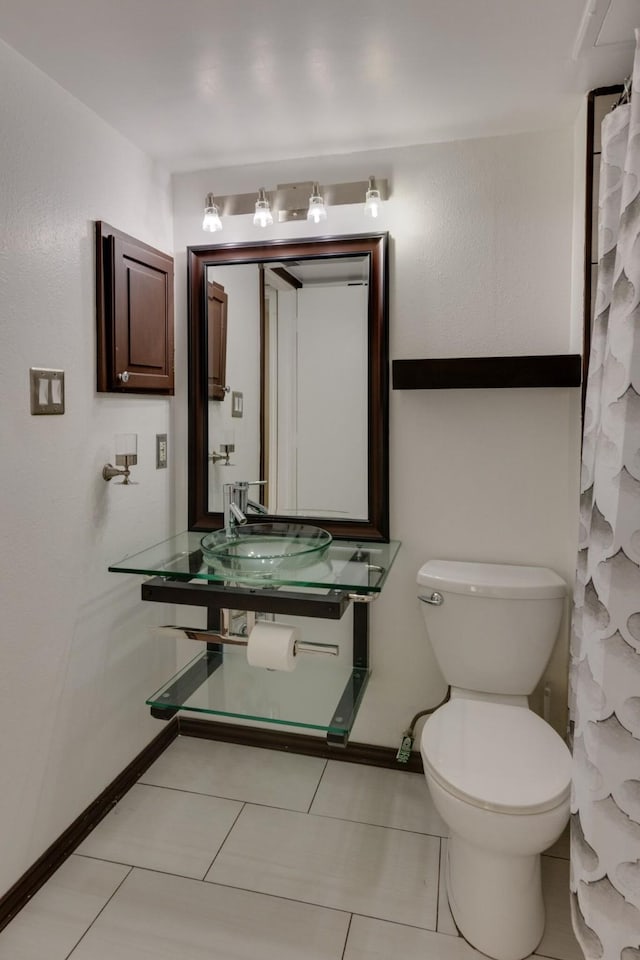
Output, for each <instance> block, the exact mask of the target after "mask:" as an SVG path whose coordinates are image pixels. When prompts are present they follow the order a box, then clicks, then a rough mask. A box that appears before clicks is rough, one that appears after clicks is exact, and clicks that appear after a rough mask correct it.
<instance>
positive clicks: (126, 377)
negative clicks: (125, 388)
mask: <svg viewBox="0 0 640 960" xmlns="http://www.w3.org/2000/svg"><path fill="white" fill-rule="evenodd" d="M117 379H118V380H119V381H120V383H128V382H129V371H128V370H125V371H124V372H123V373H119V374H118V376H117Z"/></svg>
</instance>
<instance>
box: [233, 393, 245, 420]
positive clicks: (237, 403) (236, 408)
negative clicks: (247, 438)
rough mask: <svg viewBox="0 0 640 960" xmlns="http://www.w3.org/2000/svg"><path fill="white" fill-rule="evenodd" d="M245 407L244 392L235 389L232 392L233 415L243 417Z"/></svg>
mask: <svg viewBox="0 0 640 960" xmlns="http://www.w3.org/2000/svg"><path fill="white" fill-rule="evenodd" d="M243 409H244V398H243V394H242V393H241V392H240V391H239V390H234V391H233V393H232V394H231V416H232V417H241V416H242V414H243Z"/></svg>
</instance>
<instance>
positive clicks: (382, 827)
mask: <svg viewBox="0 0 640 960" xmlns="http://www.w3.org/2000/svg"><path fill="white" fill-rule="evenodd" d="M246 806H247V807H261V808H262V809H265V810H282V811H283V812H284V813H297V814H298V815H299V816H301V817H313V818H314V819H316V820H333V821H338V822H339V823H353V824H355V825H357V826H360V827H372V828H373V829H374V830H393V831H395V832H397V833H410V834H411V835H412V836H414V837H426V838H428V839H429V840H442V839H443V837H441V836H440V835H439V834H433V833H421V832H420V831H419V830H408V829H406V828H404V827H390V826H387V825H386V824H380V823H368V822H367V821H366V820H345V819H344V818H343V817H332V816H330V815H329V814H326V813H305V812H304V811H302V810H290V809H287V808H286V807H269V806H268V805H267V804H264V803H253V802H252V801H251V800H247V801H246ZM444 839H446V837H445V838H444Z"/></svg>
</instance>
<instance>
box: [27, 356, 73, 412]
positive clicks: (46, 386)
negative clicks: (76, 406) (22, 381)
mask: <svg viewBox="0 0 640 960" xmlns="http://www.w3.org/2000/svg"><path fill="white" fill-rule="evenodd" d="M29 384H30V394H31V413H32V415H33V416H40V415H41V414H54V413H64V370H50V369H49V368H47V367H30V368H29Z"/></svg>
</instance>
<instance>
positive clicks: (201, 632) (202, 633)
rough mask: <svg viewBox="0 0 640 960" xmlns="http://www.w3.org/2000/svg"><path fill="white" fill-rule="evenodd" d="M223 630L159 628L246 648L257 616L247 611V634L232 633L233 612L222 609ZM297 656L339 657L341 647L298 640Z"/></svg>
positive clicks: (182, 636)
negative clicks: (306, 654) (313, 654)
mask: <svg viewBox="0 0 640 960" xmlns="http://www.w3.org/2000/svg"><path fill="white" fill-rule="evenodd" d="M220 613H221V615H222V617H221V619H222V630H220V631H218V630H207V629H204V628H200V627H195V628H194V627H180V626H176V625H174V624H165V625H164V626H162V627H159V628H158V631H159V633H161V634H171V636H174V637H180V638H182V639H187V640H200V641H203V642H205V643H224V644H229V645H230V646H236V647H246V646H247V644H248V642H249V633H250V632H251V630H252V628H253V626H254V624H255V619H256V615H255V613H254V612H253V611H252V610H248V611H247V634H246V636H245V635H243V634H241V633H232V632H231V631H230V629H229V625H230V623H231V619H232V618H231V611H230V610H225V609H221V610H220ZM295 653H296V655H297V654H299V653H320V654H325V655H328V656H331V657H337V656H338V654H339V653H340V647H339V646H338V644H337V643H311V642H308V641H306V640H297V641H296V645H295Z"/></svg>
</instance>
